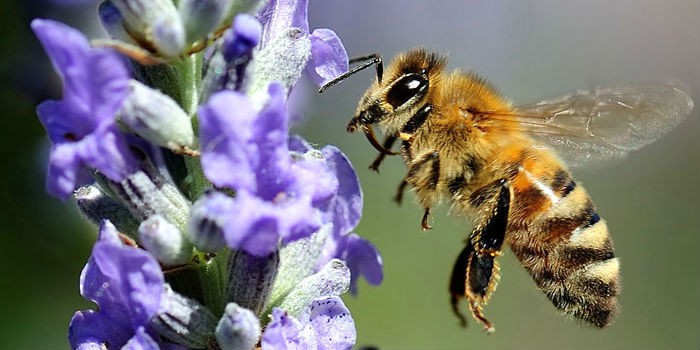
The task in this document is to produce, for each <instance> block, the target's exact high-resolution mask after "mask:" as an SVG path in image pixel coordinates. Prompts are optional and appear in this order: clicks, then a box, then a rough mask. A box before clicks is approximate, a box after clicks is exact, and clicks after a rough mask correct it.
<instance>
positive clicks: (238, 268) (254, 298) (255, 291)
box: [227, 249, 279, 316]
mask: <svg viewBox="0 0 700 350" xmlns="http://www.w3.org/2000/svg"><path fill="white" fill-rule="evenodd" d="M278 267H279V252H278V251H274V252H272V253H270V254H269V255H267V256H263V257H259V256H255V255H253V254H250V253H248V252H246V251H245V250H243V249H239V250H235V251H233V252H231V256H230V258H229V279H228V287H227V290H228V301H229V302H234V303H236V304H238V305H240V306H242V307H245V308H247V309H250V310H251V311H253V313H255V315H258V316H259V315H260V314H261V313H262V311H263V310H264V307H265V304H266V303H265V302H266V301H267V297H268V295H269V294H270V290H271V289H272V283H273V282H274V281H275V277H277V269H278Z"/></svg>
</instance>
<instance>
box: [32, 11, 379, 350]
mask: <svg viewBox="0 0 700 350" xmlns="http://www.w3.org/2000/svg"><path fill="white" fill-rule="evenodd" d="M134 8H140V9H142V10H141V11H133V9H134ZM245 10H246V9H243V8H234V5H233V2H231V1H221V0H181V1H180V2H178V4H177V5H175V4H174V3H173V2H171V1H170V0H112V1H111V2H109V3H104V4H103V5H102V6H101V9H100V14H101V15H103V18H102V20H103V23H104V24H105V27H106V28H107V30H108V32H109V33H110V34H111V35H112V39H110V40H109V41H107V42H108V45H107V46H110V47H112V48H116V49H117V51H120V52H124V53H128V58H130V59H131V60H127V59H125V58H124V57H121V56H120V55H119V54H117V53H115V51H113V50H110V49H107V48H99V47H92V46H91V45H90V43H89V42H88V40H87V39H86V38H85V37H84V36H83V35H82V34H81V33H80V32H78V31H77V30H75V29H73V28H70V27H68V26H66V25H64V24H61V23H58V22H54V21H51V20H41V19H37V20H34V21H33V22H32V29H33V30H34V32H35V33H36V35H37V36H38V37H39V40H40V41H41V43H42V45H43V46H44V48H45V50H46V52H47V54H48V56H49V58H50V59H51V61H52V63H53V65H54V67H55V69H56V71H57V72H58V73H59V74H60V75H61V77H62V78H63V86H64V91H63V98H62V100H60V101H46V102H44V103H42V104H41V105H39V107H38V108H37V114H38V116H39V119H40V120H41V122H42V124H43V125H44V127H45V128H46V130H47V133H48V134H49V137H50V139H51V141H52V147H51V153H50V159H49V171H48V176H47V191H48V192H49V193H51V194H53V195H55V196H57V197H59V198H61V199H66V198H68V197H70V196H71V195H73V197H74V198H75V199H76V201H77V203H78V207H79V208H80V209H81V211H82V212H83V213H84V214H85V216H86V217H88V218H89V219H90V220H92V221H93V222H95V223H96V224H98V225H99V226H100V233H99V237H98V240H97V242H96V243H95V245H94V247H93V251H92V254H91V256H90V259H89V261H88V263H87V265H86V266H85V268H84V269H83V273H82V275H81V278H80V287H81V288H80V291H81V294H82V295H83V296H84V297H85V298H86V299H88V300H91V301H93V302H94V303H95V304H97V309H96V310H84V311H78V312H76V313H75V315H74V316H73V318H72V320H71V323H70V327H69V341H70V344H71V346H72V347H73V348H76V349H97V348H109V349H112V348H124V349H158V348H171V349H175V348H221V349H252V348H254V347H255V346H256V345H257V346H262V348H263V349H308V348H317V349H349V348H351V347H352V346H353V344H354V343H355V339H356V334H355V325H354V321H353V319H352V317H351V316H350V312H349V311H348V309H347V308H346V307H345V305H344V304H343V302H342V300H341V299H340V296H341V295H342V294H343V293H344V292H345V291H347V290H348V289H350V290H351V291H352V292H353V293H356V290H357V280H358V278H359V277H360V276H364V277H365V278H366V280H367V281H368V282H369V283H370V284H374V285H376V284H379V283H381V280H382V262H381V258H380V256H379V254H378V252H377V250H376V249H375V248H374V246H373V245H372V244H371V243H369V242H368V241H366V240H364V239H363V238H361V237H360V236H358V235H357V234H355V233H353V230H354V228H355V227H356V226H357V224H358V223H359V220H360V216H361V212H362V192H361V190H360V185H359V182H358V179H357V175H356V174H355V171H354V169H353V168H352V165H351V164H350V162H349V161H348V159H347V158H346V157H345V155H343V153H342V152H341V151H340V150H338V149H337V148H336V147H333V146H326V147H324V148H322V149H321V150H317V149H314V148H313V147H311V146H310V145H309V143H307V142H306V141H305V140H304V139H303V138H301V137H299V136H289V111H288V110H287V96H288V94H289V91H290V90H291V89H292V88H293V86H294V85H295V83H296V82H297V81H298V80H299V79H300V77H301V76H302V74H303V73H304V72H306V75H307V77H308V78H309V79H311V80H312V81H314V82H315V83H317V84H322V83H324V82H326V81H328V80H329V79H332V78H333V77H335V76H337V75H338V74H340V73H342V72H344V71H346V70H347V68H348V59H347V55H346V53H345V49H344V48H343V45H342V43H341V42H340V39H339V38H338V37H337V36H336V35H335V33H334V32H333V31H332V30H330V29H316V30H314V31H313V32H310V30H309V24H308V19H307V1H306V0H270V1H267V2H266V3H265V5H264V6H261V7H260V8H259V10H258V14H257V17H253V16H250V15H245V14H239V15H236V14H235V12H236V11H245ZM226 13H229V14H230V15H224V14H226ZM226 26H228V27H230V28H229V29H228V30H226V31H225V32H224V33H223V35H221V36H219V35H217V33H219V32H220V31H219V29H218V28H224V27H226ZM147 33H152V35H151V34H147ZM142 44H143V45H144V47H140V46H139V45H142ZM198 60H204V64H203V67H205V69H204V70H202V71H201V72H200V73H201V74H194V75H192V74H189V73H191V72H192V71H193V70H195V69H199V68H198V67H200V65H199V64H197V62H198ZM154 62H156V63H159V64H160V65H158V66H152V65H150V64H151V63H154ZM251 62H252V63H254V64H250V63H251ZM163 66H167V67H169V68H168V69H166V70H165V72H175V73H174V74H165V73H163V72H164V71H163V70H162V69H163V68H162V67H163ZM159 69H160V70H159ZM130 71H131V72H130ZM188 74H189V75H188ZM173 77H179V78H178V79H174V78H173ZM182 77H191V78H190V79H182ZM200 88H201V90H198V89H200ZM198 96H203V98H202V100H199V99H198ZM193 125H196V126H197V128H195V127H194V126H193ZM195 130H198V132H199V135H198V138H197V137H195ZM193 276H195V277H194V278H193Z"/></svg>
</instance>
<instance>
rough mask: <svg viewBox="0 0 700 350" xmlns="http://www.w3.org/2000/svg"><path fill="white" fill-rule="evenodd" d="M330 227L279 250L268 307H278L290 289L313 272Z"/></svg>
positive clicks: (325, 227) (327, 226) (324, 227)
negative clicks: (277, 267) (276, 272)
mask: <svg viewBox="0 0 700 350" xmlns="http://www.w3.org/2000/svg"><path fill="white" fill-rule="evenodd" d="M331 229H332V225H330V224H328V225H324V226H323V227H321V229H320V230H319V231H318V232H316V233H314V234H313V235H311V236H309V237H306V238H302V239H300V240H296V241H294V242H290V243H289V244H287V245H285V246H284V247H283V248H282V249H281V250H280V268H279V273H278V274H277V278H276V279H275V284H274V285H273V287H272V292H271V293H270V305H279V304H280V303H281V302H282V298H283V297H285V296H286V295H287V294H288V293H289V291H290V290H292V288H294V287H296V286H297V285H299V282H301V281H302V280H303V279H304V278H306V277H308V276H310V275H311V274H313V272H314V268H315V266H316V262H317V261H318V258H319V256H320V255H321V252H322V251H323V247H324V245H325V243H326V239H327V238H328V236H329V235H330V232H331Z"/></svg>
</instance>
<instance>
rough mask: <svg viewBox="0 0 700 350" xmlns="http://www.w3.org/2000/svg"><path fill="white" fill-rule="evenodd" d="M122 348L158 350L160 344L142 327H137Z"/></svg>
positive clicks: (128, 349) (126, 349) (127, 349)
mask: <svg viewBox="0 0 700 350" xmlns="http://www.w3.org/2000/svg"><path fill="white" fill-rule="evenodd" d="M122 350H160V346H158V343H156V341H155V340H153V338H151V336H150V335H149V334H148V333H146V330H145V329H144V327H139V329H137V330H136V334H135V335H134V336H133V337H132V338H131V339H129V341H128V342H127V343H126V344H125V345H124V347H122Z"/></svg>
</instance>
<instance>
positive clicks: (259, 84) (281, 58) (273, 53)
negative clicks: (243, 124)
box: [248, 28, 311, 109]
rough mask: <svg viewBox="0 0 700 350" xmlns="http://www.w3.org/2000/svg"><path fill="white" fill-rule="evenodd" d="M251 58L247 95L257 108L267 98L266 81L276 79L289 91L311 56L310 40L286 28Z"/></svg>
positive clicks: (294, 29) (293, 29)
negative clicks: (250, 79) (251, 64)
mask: <svg viewBox="0 0 700 350" xmlns="http://www.w3.org/2000/svg"><path fill="white" fill-rule="evenodd" d="M255 57H256V59H255V67H254V72H253V77H252V81H251V84H250V88H249V90H248V95H249V96H250V99H251V102H252V103H253V105H254V106H255V107H256V109H260V108H261V107H262V106H264V105H265V102H266V101H267V96H268V92H267V87H268V86H269V85H270V83H272V82H275V81H276V82H279V83H280V84H282V86H284V88H285V90H286V91H289V89H290V88H291V87H292V85H294V83H295V82H296V81H297V80H298V79H299V77H301V73H302V72H303V71H304V67H306V63H307V62H308V61H309V58H310V57H311V40H310V39H309V37H308V35H306V33H304V31H303V30H301V29H299V28H289V29H287V30H286V31H284V32H283V33H282V34H280V35H278V36H277V37H274V38H272V39H271V40H270V42H268V43H266V44H265V45H264V46H263V47H262V48H261V49H260V51H258V52H257V55H256V56H255Z"/></svg>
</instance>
